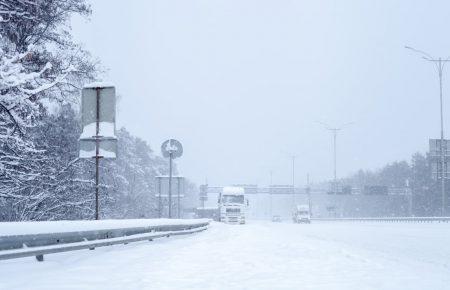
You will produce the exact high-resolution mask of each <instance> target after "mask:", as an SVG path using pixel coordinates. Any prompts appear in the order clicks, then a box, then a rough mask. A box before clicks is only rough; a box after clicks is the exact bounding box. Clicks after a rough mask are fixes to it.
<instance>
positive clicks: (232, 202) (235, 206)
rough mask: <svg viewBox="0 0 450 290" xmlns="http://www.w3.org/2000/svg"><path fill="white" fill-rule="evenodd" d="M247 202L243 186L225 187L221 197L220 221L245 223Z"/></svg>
mask: <svg viewBox="0 0 450 290" xmlns="http://www.w3.org/2000/svg"><path fill="white" fill-rule="evenodd" d="M247 203H248V202H246V200H245V194H244V189H243V188H242V187H234V186H227V187H224V188H223V189H222V193H221V194H220V197H219V211H220V221H221V222H223V223H227V224H245V212H246V208H247Z"/></svg>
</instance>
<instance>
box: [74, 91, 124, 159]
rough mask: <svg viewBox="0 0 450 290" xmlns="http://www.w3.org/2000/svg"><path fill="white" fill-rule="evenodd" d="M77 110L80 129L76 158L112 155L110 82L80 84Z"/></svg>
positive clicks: (114, 149)
mask: <svg viewBox="0 0 450 290" xmlns="http://www.w3.org/2000/svg"><path fill="white" fill-rule="evenodd" d="M81 113H82V114H81V124H82V129H83V131H82V133H81V136H80V155H79V156H80V158H94V157H100V158H116V153H117V137H116V92H115V88H114V86H112V85H109V84H105V83H92V84H88V85H86V86H84V87H83V90H82V92H81ZM97 147H98V148H97ZM97 149H98V150H97Z"/></svg>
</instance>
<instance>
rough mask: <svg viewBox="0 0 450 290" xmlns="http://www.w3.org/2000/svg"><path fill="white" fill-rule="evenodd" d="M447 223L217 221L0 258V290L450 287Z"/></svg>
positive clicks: (449, 252) (449, 230)
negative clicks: (200, 227) (38, 255)
mask: <svg viewBox="0 0 450 290" xmlns="http://www.w3.org/2000/svg"><path fill="white" fill-rule="evenodd" d="M449 245H450V224H433V223H428V224H418V223H417V224H416V223H354V222H341V223H338V222H320V223H312V224H310V225H298V224H291V223H270V222H252V221H250V223H249V224H247V225H243V226H233V225H224V224H219V223H213V224H212V226H211V227H210V228H209V229H208V230H207V231H205V232H202V233H198V234H193V235H188V236H182V237H171V238H168V239H159V240H155V241H153V242H139V243H132V244H128V245H116V246H111V247H104V248H98V249H96V250H94V251H89V250H82V251H76V252H69V253H61V254H53V255H47V256H45V262H42V263H39V262H36V261H35V259H34V258H22V259H17V260H7V261H0V289H171V290H172V289H252V290H253V289H358V290H361V289H396V290H397V289H450V247H449Z"/></svg>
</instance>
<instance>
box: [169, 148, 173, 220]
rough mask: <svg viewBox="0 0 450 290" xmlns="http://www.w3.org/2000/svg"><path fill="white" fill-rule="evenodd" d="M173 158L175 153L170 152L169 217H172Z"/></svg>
mask: <svg viewBox="0 0 450 290" xmlns="http://www.w3.org/2000/svg"><path fill="white" fill-rule="evenodd" d="M172 158H173V153H172V151H170V153H169V218H172Z"/></svg>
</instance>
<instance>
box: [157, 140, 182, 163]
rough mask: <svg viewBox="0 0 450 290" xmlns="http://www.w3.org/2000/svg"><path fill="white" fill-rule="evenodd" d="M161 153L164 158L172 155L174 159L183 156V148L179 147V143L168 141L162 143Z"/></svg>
mask: <svg viewBox="0 0 450 290" xmlns="http://www.w3.org/2000/svg"><path fill="white" fill-rule="evenodd" d="M161 152H162V155H163V156H164V157H166V158H168V157H170V155H172V158H173V159H175V158H178V157H181V155H183V146H182V145H181V143H180V141H178V140H175V139H169V140H167V141H165V142H164V143H162V145H161Z"/></svg>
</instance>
